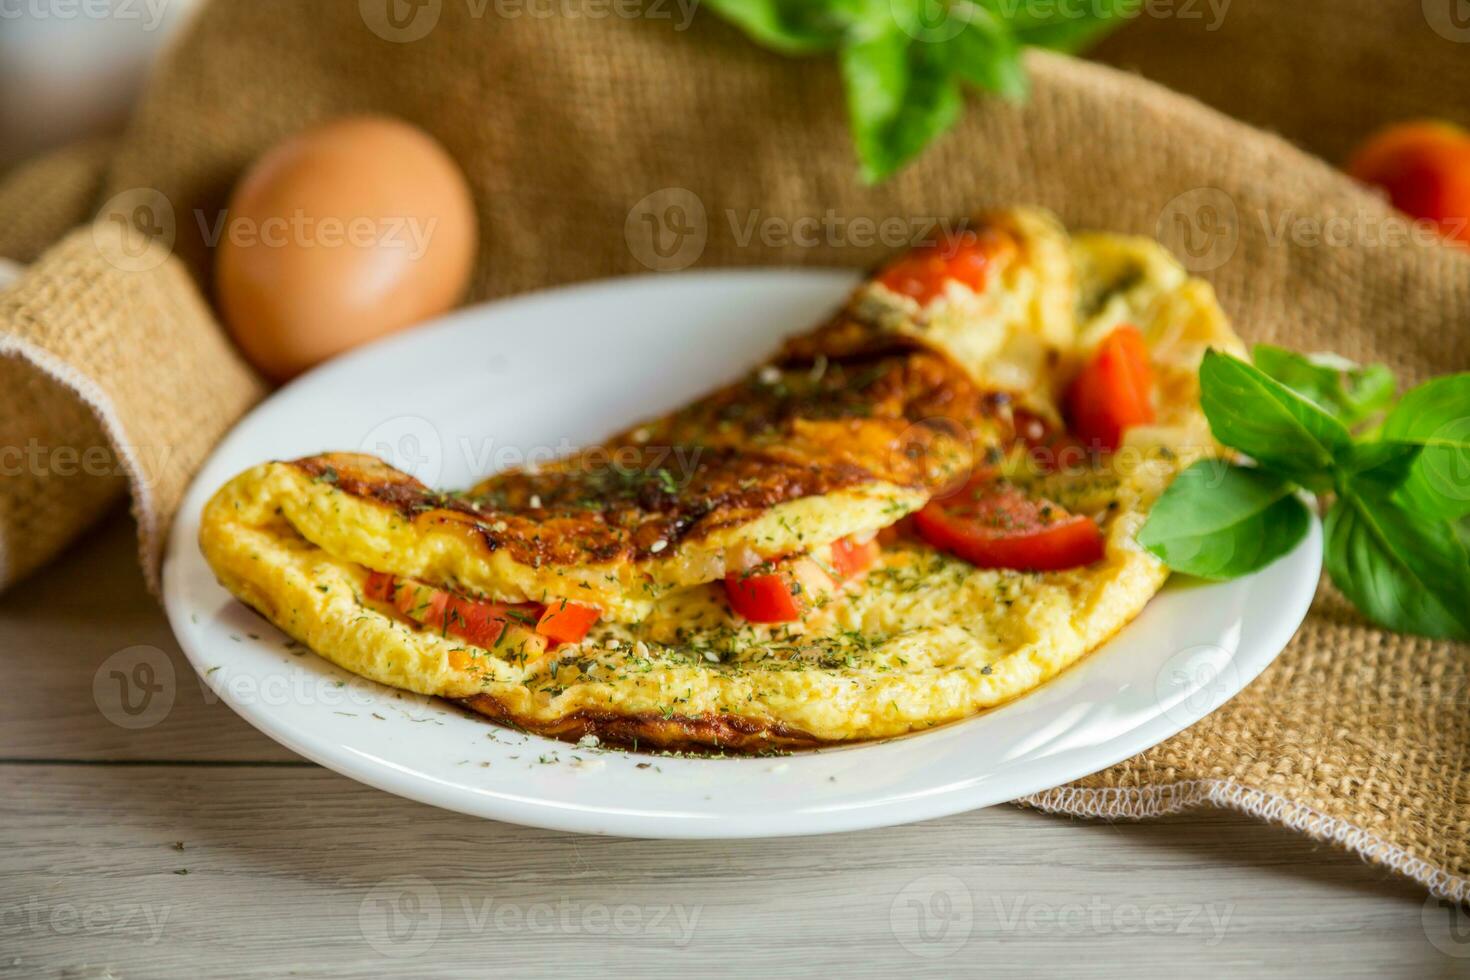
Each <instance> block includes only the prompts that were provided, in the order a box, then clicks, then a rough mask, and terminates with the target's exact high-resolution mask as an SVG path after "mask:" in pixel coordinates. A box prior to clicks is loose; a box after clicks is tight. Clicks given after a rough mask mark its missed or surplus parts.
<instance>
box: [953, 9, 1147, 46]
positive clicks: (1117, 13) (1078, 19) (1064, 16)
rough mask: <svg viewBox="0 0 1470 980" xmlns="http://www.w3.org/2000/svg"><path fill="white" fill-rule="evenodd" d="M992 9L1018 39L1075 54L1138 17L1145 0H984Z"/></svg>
mask: <svg viewBox="0 0 1470 980" xmlns="http://www.w3.org/2000/svg"><path fill="white" fill-rule="evenodd" d="M980 3H981V4H982V5H983V6H984V7H985V8H986V9H987V10H989V11H990V12H991V13H993V14H995V15H996V16H998V17H1002V18H1004V19H1006V20H1007V21H1008V22H1009V23H1010V25H1011V29H1012V31H1013V32H1014V33H1015V35H1016V39H1017V40H1018V41H1020V42H1021V43H1022V44H1025V45H1028V46H1030V47H1037V48H1050V49H1052V50H1053V51H1063V52H1066V53H1068V54H1071V53H1073V52H1076V51H1080V50H1082V49H1083V48H1085V47H1087V46H1089V45H1091V44H1092V43H1093V42H1095V41H1098V40H1101V39H1102V37H1103V36H1104V35H1105V34H1107V33H1108V32H1109V31H1112V30H1113V29H1114V28H1116V27H1117V26H1118V25H1119V24H1121V23H1122V22H1123V20H1124V19H1125V18H1128V17H1135V16H1137V15H1138V13H1139V12H1140V10H1141V9H1142V7H1143V0H1092V2H1091V3H1075V4H1068V3H1057V2H1056V0H980Z"/></svg>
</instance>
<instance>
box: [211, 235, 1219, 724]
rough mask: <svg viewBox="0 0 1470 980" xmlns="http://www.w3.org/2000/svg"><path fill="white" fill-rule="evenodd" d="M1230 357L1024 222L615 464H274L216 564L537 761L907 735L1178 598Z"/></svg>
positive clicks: (223, 529) (344, 651) (1157, 278)
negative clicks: (495, 468) (582, 753)
mask: <svg viewBox="0 0 1470 980" xmlns="http://www.w3.org/2000/svg"><path fill="white" fill-rule="evenodd" d="M1209 347H1215V348H1218V349H1222V350H1225V351H1230V352H1232V353H1239V352H1240V343H1239V341H1238V340H1237V338H1236V337H1235V336H1234V334H1233V333H1232V332H1231V330H1230V327H1229V325H1228V323H1227V322H1226V319H1225V317H1224V315H1223V313H1222V312H1221V310H1220V308H1219V306H1218V304H1217V303H1216V301H1215V298H1214V294H1213V292H1212V291H1211V289H1210V287H1209V286H1208V285H1207V284H1205V283H1204V282H1202V281H1200V280H1198V279H1194V278H1191V277H1190V276H1189V275H1187V274H1186V272H1185V271H1184V270H1183V269H1182V268H1181V267H1180V266H1179V264H1178V263H1177V262H1175V261H1174V259H1173V258H1172V257H1170V256H1169V255H1168V253H1167V252H1165V251H1164V250H1163V249H1162V248H1161V247H1160V246H1159V245H1157V244H1156V243H1154V242H1152V241H1149V240H1145V239H1138V238H1127V237H1120V236H1115V235H1103V234H1078V235H1068V234H1067V232H1066V231H1065V230H1064V229H1062V228H1061V227H1060V226H1059V225H1058V223H1057V222H1056V221H1055V220H1054V219H1053V218H1052V217H1051V216H1049V215H1047V214H1045V213H1042V212H1039V211H1034V210H1014V211H1007V212H1002V213H998V214H992V215H988V216H986V217H984V218H982V219H977V220H976V221H973V222H970V223H969V224H968V225H967V226H966V227H964V228H963V229H961V230H957V231H954V232H950V233H947V234H944V235H940V236H937V237H935V238H934V239H933V240H932V241H929V242H926V243H922V244H920V245H919V246H917V247H916V248H914V249H913V250H911V251H910V252H908V253H906V254H904V255H901V256H899V257H897V258H896V259H894V260H893V261H891V262H889V263H888V264H886V265H885V266H883V267H882V268H881V269H879V270H878V271H877V272H876V273H875V274H874V275H873V276H872V277H870V278H869V279H868V280H866V281H865V282H864V283H863V284H862V285H861V286H860V287H859V288H858V289H857V290H856V291H855V292H854V293H853V294H852V295H851V297H850V298H849V299H848V300H847V302H846V303H845V304H844V305H843V306H842V308H841V309H840V310H838V311H837V312H836V313H835V314H834V315H833V316H832V317H831V318H830V319H829V320H827V321H826V322H824V323H822V324H821V325H819V326H818V327H817V328H816V329H814V330H812V331H810V332H809V333H806V334H803V335H801V336H797V337H793V338H791V339H790V340H788V341H787V342H786V343H785V344H784V345H783V346H782V347H781V348H780V349H779V350H777V351H776V352H774V353H773V354H772V356H771V357H770V358H769V359H768V360H767V361H766V362H765V363H763V364H760V365H757V366H756V367H755V368H754V369H752V370H751V371H750V372H749V373H748V374H746V375H745V376H744V377H742V378H740V379H739V380H737V381H735V382H733V383H731V384H729V385H726V386H725V387H723V388H721V389H719V390H717V391H715V392H713V393H711V394H709V395H708V396H706V397H704V398H701V399H699V400H698V401H696V402H694V403H693V404H691V405H688V406H685V407H683V408H680V409H677V410H675V411H673V412H671V413H669V414H668V415H665V416H664V417H662V418H658V419H654V420H650V421H645V422H642V423H640V424H637V425H635V426H633V427H631V428H629V429H627V430H625V431H623V432H620V433H618V434H616V435H614V436H612V437H611V438H610V439H608V440H607V441H606V442H605V443H603V444H601V445H599V446H595V447H589V448H588V449H585V450H582V451H579V452H577V453H574V454H573V455H571V456H569V457H567V458H564V459H561V460H558V461H557V462H555V463H554V464H551V465H545V466H540V467H534V468H533V467H527V468H521V469H516V470H511V471H506V472H502V473H498V474H495V475H493V476H490V477H489V478H487V479H486V480H485V481H484V482H482V483H480V484H479V485H477V486H474V487H471V488H469V489H467V490H460V491H454V492H443V491H439V490H435V489H433V488H431V487H427V486H424V485H423V484H421V483H419V482H418V481H417V480H415V479H413V478H412V477H410V476H408V475H407V474H404V473H402V472H399V471H397V470H395V469H393V468H392V467H390V466H388V465H386V464H385V463H383V462H381V461H379V460H378V459H376V458H374V457H371V456H366V455H361V454H355V453H328V454H324V455H320V456H312V457H308V458H305V459H298V460H294V461H291V462H271V463H265V464H262V465H260V466H257V467H255V468H253V469H250V470H248V471H246V472H244V473H242V474H240V475H239V476H237V477H236V478H234V479H233V480H231V481H230V482H229V483H228V484H226V485H225V486H224V487H223V488H221V489H220V490H219V492H218V493H217V494H216V495H215V496H214V498H213V499H212V500H211V501H210V502H209V504H208V505H207V506H206V508H205V512H204V516H203V524H202V528H201V532H200V546H201V548H202V550H203V552H204V555H205V557H206V559H207V560H208V561H209V564H210V566H211V567H212V568H213V569H214V571H215V573H216V575H217V576H218V577H219V579H220V581H221V582H222V583H223V584H224V586H225V587H226V588H227V589H229V590H230V591H231V592H232V593H233V594H234V595H235V596H237V597H238V598H239V599H240V600H241V601H243V602H244V603H246V604H247V605H249V606H251V607H252V608H254V609H255V610H257V611H258V612H259V613H260V614H261V615H263V616H265V617H266V618H267V619H269V620H270V621H271V622H272V623H274V624H275V625H276V626H278V627H279V628H281V629H282V630H284V631H285V632H286V633H288V634H290V635H291V636H292V637H294V638H295V639H297V640H299V641H301V642H302V643H304V644H306V645H307V646H309V647H310V648H311V649H312V650H314V651H316V652H317V653H318V654H320V655H321V656H323V657H325V658H327V659H328V660H330V661H332V662H333V663H335V664H337V665H339V666H341V667H343V668H345V669H347V670H350V671H353V672H354V673H357V674H359V675H361V676H363V677H367V678H370V679H372V680H374V681H377V682H379V683H382V684H386V685H389V686H391V687H396V688H402V689H406V690H410V691H414V692H418V693H421V694H431V695H437V696H440V697H444V698H448V699H451V700H453V701H455V702H457V703H459V704H460V705H462V706H464V707H465V708H467V709H469V710H471V711H474V712H478V713H480V714H482V715H485V716H488V717H489V718H492V719H494V720H496V721H499V722H503V723H506V724H511V725H515V726H518V727H520V728H523V729H525V730H528V731H532V732H537V733H541V734H545V735H550V736H555V737H560V738H568V739H573V740H575V739H580V738H582V737H584V736H587V735H595V736H597V737H599V738H600V739H602V740H603V741H607V742H614V743H619V744H624V745H628V746H631V747H635V748H644V747H646V748H658V749H723V750H729V751H737V752H753V751H761V750H766V749H789V748H799V747H810V746H817V745H822V744H829V743H837V742H847V741H854V740H863V739H873V738H880V737H886V736H893V735H899V734H903V733H906V732H911V731H916V730H921V729H925V728H928V727H931V726H934V725H939V724H943V723H945V722H950V721H954V720H956V719H960V718H964V717H966V716H969V715H972V714H974V713H976V712H978V711H981V710H983V709H985V708H989V707H992V706H994V705H997V704H1000V703H1002V702H1005V701H1008V700H1010V699H1013V698H1015V697H1017V696H1019V695H1021V694H1023V693H1025V692H1026V691H1029V690H1031V689H1033V688H1035V687H1036V686H1037V685H1039V684H1041V683H1043V682H1044V681H1046V680H1047V679H1048V678H1050V677H1052V676H1054V675H1055V674H1056V673H1057V672H1059V671H1061V670H1062V669H1064V668H1065V667H1067V666H1068V665H1070V664H1072V663H1074V662H1075V661H1077V660H1078V659H1080V658H1081V657H1083V656H1084V655H1086V654H1087V653H1088V652H1089V651H1091V650H1093V649H1094V648H1096V647H1097V646H1098V645H1099V644H1101V643H1102V642H1103V641H1105V640H1106V639H1107V638H1108V637H1110V636H1112V635H1113V634H1114V633H1116V632H1117V631H1118V630H1119V629H1120V628H1122V627H1123V626H1124V625H1125V624H1127V623H1128V622H1129V621H1130V620H1131V619H1132V618H1133V617H1134V616H1136V615H1137V614H1138V613H1139V611H1140V610H1141V609H1142V608H1143V606H1144V605H1145V603H1147V602H1148V600H1149V599H1150V597H1152V596H1153V594H1154V593H1155V592H1156V591H1157V590H1158V589H1159V588H1160V586H1161V585H1162V584H1163V582H1164V579H1165V578H1166V575H1167V571H1166V569H1165V568H1164V567H1163V566H1162V565H1161V564H1160V563H1159V562H1158V561H1157V560H1156V559H1154V558H1153V557H1152V556H1150V555H1148V554H1147V553H1145V552H1144V551H1143V550H1142V549H1141V548H1140V547H1139V546H1138V545H1137V544H1136V543H1135V541H1134V534H1135V532H1136V531H1137V530H1138V528H1139V527H1140V526H1141V524H1142V523H1143V520H1144V519H1145V517H1146V516H1147V512H1148V509H1149V507H1150V505H1151V504H1152V502H1153V501H1154V500H1155V499H1157V497H1158V495H1159V494H1160V493H1161V492H1162V491H1163V489H1164V488H1165V487H1166V486H1167V485H1168V484H1169V481H1170V480H1171V479H1173V477H1174V475H1175V474H1176V473H1178V472H1179V471H1180V470H1181V469H1182V468H1183V467H1185V466H1187V465H1189V464H1190V463H1191V462H1193V461H1195V460H1197V459H1199V458H1201V457H1202V456H1205V455H1211V454H1215V453H1217V452H1219V451H1220V450H1219V447H1218V446H1216V445H1215V443H1214V442H1213V441H1212V440H1211V438H1210V435H1209V430H1208V426H1207V424H1206V422H1205V419H1204V417H1203V414H1202V412H1201V410H1200V406H1199V397H1198V385H1197V369H1198V366H1199V363H1200V359H1201V357H1202V356H1203V353H1204V351H1205V350H1206V349H1207V348H1209ZM674 460H677V461H679V462H680V465H679V466H674V465H673V463H672V462H671V461H674Z"/></svg>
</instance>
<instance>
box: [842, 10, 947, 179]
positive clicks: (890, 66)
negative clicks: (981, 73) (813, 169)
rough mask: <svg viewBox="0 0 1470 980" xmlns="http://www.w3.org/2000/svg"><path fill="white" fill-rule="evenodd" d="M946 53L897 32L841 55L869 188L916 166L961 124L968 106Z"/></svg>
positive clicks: (848, 48) (859, 43) (860, 43)
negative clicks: (936, 141)
mask: <svg viewBox="0 0 1470 980" xmlns="http://www.w3.org/2000/svg"><path fill="white" fill-rule="evenodd" d="M945 47H946V46H945V45H943V44H936V43H932V42H924V41H915V40H914V39H913V38H912V37H910V36H909V35H908V34H906V33H904V32H903V31H901V30H898V29H897V28H894V29H892V30H889V31H886V32H884V33H882V34H879V35H878V36H876V37H873V38H869V39H867V40H863V41H857V42H854V43H851V44H849V45H847V46H846V47H844V48H843V49H842V53H841V55H840V60H841V65H842V78H843V82H844V83H845V85H846V88H847V111H848V116H849V118H850V120H851V125H852V130H853V139H854V141H855V142H856V143H857V149H858V157H859V159H860V160H861V161H862V172H863V178H864V179H865V180H867V181H869V182H870V183H871V182H877V181H879V180H882V179H883V178H884V177H887V176H888V175H889V174H891V173H893V172H894V171H895V170H897V169H898V168H899V167H901V166H903V165H904V164H905V163H907V162H909V161H910V160H912V159H913V158H914V157H915V156H917V155H918V154H919V152H920V151H921V150H923V149H924V147H925V146H926V145H928V143H929V141H930V140H932V139H933V138H934V137H936V136H938V135H939V134H940V133H942V132H944V131H945V130H947V129H949V127H950V126H952V125H954V122H955V120H956V119H958V118H959V114H960V110H961V108H962V104H963V100H962V98H961V96H960V88H959V82H958V81H957V80H956V79H955V77H954V76H953V74H952V73H951V71H950V67H949V62H948V57H947V54H946V50H945Z"/></svg>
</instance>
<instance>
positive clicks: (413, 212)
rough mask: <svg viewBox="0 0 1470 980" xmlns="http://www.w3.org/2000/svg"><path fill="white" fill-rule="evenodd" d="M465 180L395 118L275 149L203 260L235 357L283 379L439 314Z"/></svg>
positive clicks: (463, 212) (461, 228)
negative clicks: (211, 257) (209, 264)
mask: <svg viewBox="0 0 1470 980" xmlns="http://www.w3.org/2000/svg"><path fill="white" fill-rule="evenodd" d="M475 240H476V227H475V211H474V202H473V200H472V199H471V196H470V189H469V185H468V184H467V183H466V181H465V178H464V174H463V173H461V172H460V169H459V167H458V166H457V165H456V164H455V162H454V160H453V159H451V158H450V156H449V154H448V153H446V152H445V151H444V148H443V147H441V146H440V145H439V144H438V143H437V142H435V141H434V139H433V138H432V137H430V136H429V135H428V134H426V133H424V132H423V131H422V130H419V129H417V128H415V127H413V126H410V125H408V124H407V123H404V122H400V121H398V120H395V119H387V118H382V117H368V116H365V117H356V118H349V119H342V120H338V121H336V122H332V123H328V124H326V125H323V126H318V127H316V128H314V129H310V130H307V131H305V132H303V133H300V134H298V135H296V136H294V137H292V138H291V139H288V140H286V141H285V142H284V143H282V144H280V145H279V146H277V147H275V148H274V149H272V150H270V151H269V152H268V153H266V154H265V155H264V156H263V157H261V158H260V159H259V160H258V161H256V163H255V165H254V166H253V167H251V168H250V170H249V172H248V173H246V175H245V176H244V178H243V179H242V180H241V181H240V183H239V184H238V185H237V186H236V188H235V192H234V195H233V196H232V197H231V199H230V208H229V215H228V220H227V221H226V223H225V227H224V228H223V229H222V231H221V232H220V240H219V243H218V246H217V254H216V256H215V289H216V291H217V295H218V298H219V305H220V309H221V311H222V313H223V315H224V318H225V321H226V322H227V323H228V325H229V328H230V332H231V333H232V334H233V335H234V337H235V340H236V342H237V343H238V344H239V345H240V348H241V350H243V351H244V352H245V356H246V357H248V358H249V359H250V361H251V363H253V364H254V365H255V366H256V367H257V368H259V369H260V370H261V371H262V372H263V373H264V374H266V375H267V376H268V377H271V378H273V379H275V380H278V381H282V380H285V379H287V378H290V377H292V376H294V375H296V374H299V373H301V372H302V371H304V370H306V369H307V368H309V367H311V366H312V365H314V364H317V363H319V362H321V361H323V360H326V359H327V358H329V357H332V356H333V355H335V354H340V353H341V352H343V351H345V350H349V349H350V348H353V347H356V346H358V345H359V344H363V343H366V342H368V341H370V340H374V339H376V338H378V337H382V336H384V335H385V334H389V333H392V332H393V331H395V330H398V329H400V328H402V327H406V326H408V325H409V324H413V323H418V322H419V321H422V320H424V319H427V318H428V317H432V316H434V315H436V314H438V313H442V312H443V311H445V310H447V309H449V308H450V307H451V306H453V305H454V303H455V302H456V301H457V300H458V299H459V297H460V296H461V295H463V293H464V290H465V286H466V284H467V283H468V281H469V276H470V270H471V266H472V265H473V263H474V256H475Z"/></svg>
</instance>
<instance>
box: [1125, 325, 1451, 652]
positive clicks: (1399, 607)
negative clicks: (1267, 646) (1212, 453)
mask: <svg viewBox="0 0 1470 980" xmlns="http://www.w3.org/2000/svg"><path fill="white" fill-rule="evenodd" d="M1254 360H1255V364H1254V365H1251V364H1248V363H1246V362H1245V361H1242V360H1240V359H1238V358H1234V357H1231V356H1229V355H1227V354H1221V353H1219V352H1218V351H1213V350H1212V351H1209V352H1207V353H1206V354H1205V359H1204V362H1203V363H1202V364H1201V366H1200V375H1199V376H1200V402H1201V404H1202V406H1203V407H1204V411H1205V415H1206V417H1207V418H1208V419H1209V422H1210V429H1211V431H1212V432H1213V433H1214V434H1215V438H1216V439H1218V440H1219V441H1220V442H1222V443H1224V444H1225V445H1226V446H1229V447H1231V448H1233V449H1236V450H1239V451H1240V452H1241V453H1243V454H1244V455H1246V456H1248V457H1250V458H1251V459H1252V460H1253V461H1254V465H1253V466H1242V465H1238V464H1234V463H1228V462H1225V461H1223V460H1218V459H1209V460H1202V461H1200V462H1198V463H1195V464H1194V465H1193V466H1191V467H1190V468H1188V469H1187V470H1185V471H1184V472H1182V473H1181V474H1179V476H1178V477H1177V478H1176V479H1175V480H1174V482H1173V484H1171V485H1170V487H1169V489H1168V490H1166V491H1165V492H1164V494H1163V495H1162V496H1161V497H1160V498H1159V500H1158V502H1157V503H1156V504H1155V505H1154V508H1153V510H1152V511H1151V512H1150V514H1149V517H1148V520H1147V521H1146V522H1145V523H1144V525H1143V527H1142V528H1141V529H1140V530H1139V532H1138V542H1139V544H1141V545H1142V546H1143V547H1144V548H1145V549H1147V550H1148V551H1149V552H1150V553H1152V554H1154V555H1156V556H1157V557H1158V558H1159V559H1161V560H1162V561H1163V562H1164V563H1165V564H1167V565H1168V566H1169V567H1170V568H1171V569H1174V570H1175V571H1178V572H1184V573H1186V574H1190V575H1197V576H1200V577H1202V578H1209V579H1231V578H1236V577H1238V576H1241V575H1246V574H1249V573H1250V572H1254V571H1256V570H1258V569H1260V568H1264V567H1265V566H1266V565H1268V564H1270V563H1271V562H1273V561H1275V560H1276V559H1277V558H1279V557H1281V556H1282V555H1283V554H1285V553H1286V552H1288V551H1290V550H1291V549H1292V548H1293V547H1295V546H1296V545H1297V543H1299V542H1300V541H1301V539H1302V537H1303V536H1304V535H1305V534H1306V533H1307V527H1308V524H1309V519H1308V512H1307V506H1306V504H1305V503H1303V501H1302V499H1301V497H1300V494H1299V489H1300V490H1308V491H1311V492H1313V493H1316V494H1319V495H1320V496H1321V497H1322V499H1323V500H1324V501H1325V502H1326V526H1325V530H1326V545H1325V547H1326V565H1327V571H1328V574H1329V575H1331V577H1332V581H1333V582H1334V583H1335V584H1336V585H1337V587H1338V588H1339V589H1341V590H1342V592H1343V594H1344V595H1346V596H1347V597H1348V598H1349V599H1350V600H1351V601H1352V602H1353V604H1354V605H1356V606H1357V607H1358V609H1359V610H1361V611H1362V613H1363V614H1364V615H1365V616H1367V617H1368V618H1369V619H1371V620H1372V621H1373V622H1375V623H1377V624H1379V625H1380V626H1384V627H1386V628H1388V629H1392V630H1397V631H1400V632H1407V633H1422V634H1424V635H1426V636H1435V637H1453V638H1456V639H1470V554H1467V540H1470V520H1467V519H1470V374H1456V375H1451V376H1448V377H1443V378H1437V379H1435V380H1433V381H1430V382H1428V383H1427V384H1423V385H1420V386H1419V387H1417V388H1415V389H1413V390H1412V391H1410V392H1408V393H1407V394H1405V395H1404V397H1403V398H1402V399H1400V400H1399V401H1398V403H1397V404H1393V398H1394V390H1395V383H1394V379H1393V375H1392V373H1391V372H1390V371H1389V370H1388V368H1386V367H1384V366H1383V365H1381V364H1379V365H1372V366H1369V367H1359V366H1357V365H1355V364H1352V363H1351V362H1348V361H1345V360H1342V359H1341V358H1337V357H1333V356H1330V355H1312V356H1303V355H1301V354H1295V353H1292V352H1291V351H1287V350H1283V349H1282V348H1279V347H1271V346H1267V345H1260V346H1258V347H1256V349H1255V351H1254ZM1379 418H1381V421H1380V422H1378V423H1377V424H1375V423H1374V420H1375V419H1379Z"/></svg>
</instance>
